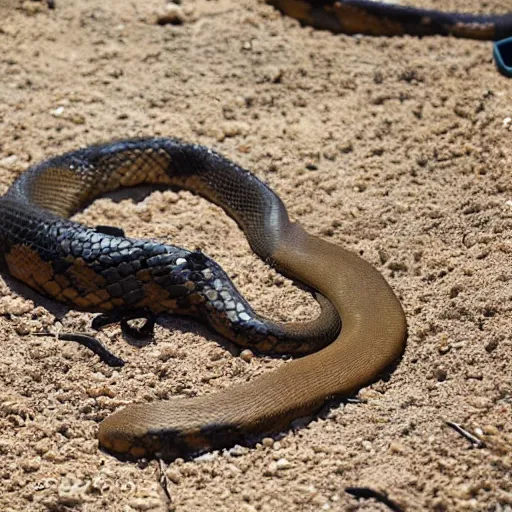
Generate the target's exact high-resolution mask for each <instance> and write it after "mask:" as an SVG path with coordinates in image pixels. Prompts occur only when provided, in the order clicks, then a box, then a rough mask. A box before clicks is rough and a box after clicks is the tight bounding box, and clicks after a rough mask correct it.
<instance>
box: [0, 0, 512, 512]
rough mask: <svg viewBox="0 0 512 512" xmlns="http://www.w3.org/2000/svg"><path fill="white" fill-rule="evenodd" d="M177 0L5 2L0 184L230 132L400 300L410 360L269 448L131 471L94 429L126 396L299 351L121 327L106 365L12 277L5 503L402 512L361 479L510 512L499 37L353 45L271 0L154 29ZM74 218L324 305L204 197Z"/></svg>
mask: <svg viewBox="0 0 512 512" xmlns="http://www.w3.org/2000/svg"><path fill="white" fill-rule="evenodd" d="M415 4H416V5H421V6H430V7H432V6H434V7H438V8H445V9H460V10H472V11H480V12H483V11H486V12H504V11H506V9H507V6H509V2H508V1H507V0H488V1H486V2H485V3H481V2H480V1H479V0H449V1H448V0H447V1H441V0H438V1H437V2H436V1H434V0H432V1H429V0H417V2H415ZM164 7H165V4H164V3H163V0H149V1H147V2H136V1H134V0H132V1H127V0H111V1H109V2H102V1H100V0H89V1H87V2H83V1H79V0H68V1H64V0H60V1H59V0H57V4H56V8H55V9H54V10H50V9H48V8H47V7H46V5H45V4H42V3H34V2H30V1H27V2H22V1H15V0H10V1H8V0H0V12H1V16H2V21H1V23H0V49H1V53H0V192H1V193H3V192H4V191H5V190H6V189H7V187H8V186H9V184H10V183H11V182H12V180H13V179H14V178H15V177H16V176H18V175H19V174H20V173H21V172H22V171H23V170H24V169H25V168H26V167H27V166H29V165H30V164H31V163H34V162H37V161H38V160H40V159H42V158H45V157H48V156H50V155H55V154H58V153H61V152H64V151H66V150H71V149H74V148H77V147H79V146H82V145H87V144H91V143H94V142H98V141H104V140H108V139H112V138H121V137H128V136H136V135H160V134H161V135H172V136H178V137H181V138H184V139H187V140H189V141H194V142H199V143H203V144H206V145H209V146H212V147H214V148H216V149H217V150H219V151H220V152H222V153H224V154H225V155H227V156H229V157H230V158H232V159H234V160H236V161H237V162H239V163H241V164H242V165H244V166H245V167H247V168H249V169H251V170H253V171H254V172H255V173H256V174H257V175H258V176H259V177H260V178H262V179H263V180H265V181H267V182H268V183H269V184H270V185H271V186H272V187H273V188H274V190H276V191H277V192H278V193H279V195H280V196H281V197H282V199H283V200H284V202H285V203H286V205H287V206H288V208H289V211H290V213H291V215H292V217H293V218H294V219H296V220H298V221H300V222H301V223H302V224H303V225H304V226H305V227H306V229H307V230H309V231H310V232H311V233H314V234H317V235H320V236H323V237H325V238H326V239H328V240H329V241H331V242H333V243H336V244H340V245H343V246H344V247H347V248H349V249H351V250H352V251H354V252H357V253H359V254H361V255H362V257H363V258H365V259H367V260H368V261H369V262H371V263H372V264H373V265H375V266H376V267H377V268H378V269H379V270H380V271H381V272H382V273H383V274H384V276H385V277H386V279H387V280H388V281H389V283H390V284H391V286H392V287H393V289H394V290H395V292H396V293H397V295H398V296H399V297H400V299H401V301H402V303H403V305H404V308H405V311H406V314H407V318H408V324H409V337H408V344H407V349H406V351H405V354H404V357H403V360H402V361H401V363H400V365H399V366H398V368H397V369H396V370H395V371H394V373H392V374H391V376H390V378H389V379H387V380H386V381H379V382H377V383H376V384H374V385H372V386H370V387H368V388H366V389H364V390H362V391H361V393H360V397H361V398H362V399H363V403H350V404H347V405H343V404H342V405H339V406H336V405H335V406H333V407H332V408H330V409H326V410H324V411H323V412H322V413H321V414H320V416H316V417H314V418H313V419H312V421H311V422H310V423H309V424H307V425H306V426H303V427H302V428H299V429H296V430H294V431H287V432H284V433H283V434H282V435H281V436H277V437H275V438H274V439H273V440H270V439H265V440H264V442H262V443H260V444H257V445H256V446H249V447H245V446H244V447H237V448H235V449H232V450H228V451H222V452H216V453H213V454H211V455H206V456H203V457H202V458H199V459H196V460H191V461H183V460H177V461H175V462H174V463H172V464H170V465H169V466H168V467H163V469H162V468H160V467H159V465H158V463H157V462H155V461H153V462H150V463H149V464H147V465H144V464H139V465H136V464H133V463H126V462H120V461H118V460H117V459H115V458H113V457H111V456H109V455H107V454H105V453H102V452H101V451H99V450H98V446H97V441H96V432H97V428H98V422H99V421H100V420H101V419H103V418H104V417H106V416H107V415H109V414H110V413H111V412H112V411H113V410H115V409H117V408H120V407H122V406H124V405H125V404H128V403H130V402H133V401H150V400H153V399H157V398H171V397H174V396H194V395H202V394H206V393H212V392H214V391H216V390H219V389H223V388H225V387H227V386H236V385H237V383H240V382H244V381H247V380H250V379H252V378H254V377H255V376H256V375H259V374H261V373H263V372H269V371H272V369H273V368H275V367H277V366H279V365H280V364H282V362H281V361H280V360H277V359H271V358H254V359H253V360H252V361H250V362H249V363H247V362H245V361H244V360H242V359H241V358H240V357H238V351H237V349H236V348H235V347H232V346H229V345H226V344H225V343H223V342H222V339H221V337H220V336H217V335H215V334H211V333H210V332H209V331H208V330H207V329H206V328H204V327H202V326H197V325H196V324H195V323H193V322H191V321H185V320H169V321H166V322H165V323H164V325H161V326H159V327H158V328H157V331H156V336H155V342H154V343H152V344H148V345H145V346H142V347H137V346H133V345H130V344H128V343H127V342H126V341H125V340H124V339H123V337H122V335H121V332H120V329H119V327H118V326H113V327H110V328H107V329H105V331H104V332H102V333H101V334H100V335H99V337H100V339H101V340H103V341H104V342H105V343H107V344H108V345H109V347H110V348H111V349H112V350H113V351H114V352H115V353H116V354H118V355H120V356H122V357H123V358H124V359H125V360H126V361H127V362H128V364H127V365H126V366H125V368H123V369H122V370H113V369H110V368H108V367H106V366H105V365H104V364H102V363H101V362H100V361H99V360H98V358H97V357H95V356H93V355H91V354H90V353H89V352H88V351H86V350H85V349H83V348H81V347H78V346H75V345H74V344H71V343H69V342H68V343H65V342H61V341H57V340H55V339H52V338H36V337H34V336H31V335H30V333H32V332H37V331H42V330H45V329H50V330H52V329H56V328H58V327H59V325H62V328H63V329H65V330H82V331H84V330H88V329H89V325H90V320H91V318H92V315H89V314H85V313H77V312H69V313H67V314H65V313H66V312H65V311H63V310H61V309H59V308H55V306H54V305H53V304H52V303H51V302H50V301H47V300H44V299H41V298H40V297H36V296H28V297H27V292H26V290H22V289H19V287H17V286H16V284H15V283H13V282H12V281H10V280H8V279H7V278H6V280H5V281H0V283H1V284H0V287H1V297H0V315H1V316H0V327H1V335H0V336H1V347H2V357H1V359H0V383H1V390H0V397H1V402H0V428H1V433H0V455H1V464H0V509H1V510H3V511H22V510H23V511H32V510H34V511H39V510H53V511H68V510H79V511H98V510H112V511H132V510H155V511H157V510H158V511H160V510H168V509H169V510H176V511H180V512H185V511H187V512H190V511H203V510H205V511H208V510H215V511H219V512H221V511H242V512H254V511H261V512H271V511H313V510H319V511H320V510H332V511H345V510H357V511H385V510H389V509H388V508H387V506H386V505H384V504H382V503H377V502H376V501H374V500H361V501H358V500H356V499H355V498H353V497H351V496H350V495H348V494H346V493H345V488H346V487H348V486H367V487H370V488H372V489H376V490H380V491H384V492H386V493H388V495H389V497H390V498H391V499H392V500H394V501H395V502H396V503H398V504H400V505H401V507H403V508H404V509H405V510H408V511H418V510H433V511H437V512H442V511H492V512H501V511H505V510H508V511H510V510H512V486H511V481H512V454H511V444H512V422H511V412H512V394H511V393H512V391H511V388H512V366H511V351H512V337H511V332H512V309H511V306H512V237H511V235H512V178H511V174H510V168H511V165H512V149H511V144H510V139H511V131H510V130H512V121H511V120H510V117H512V81H511V80H508V79H506V78H503V77H501V76H500V75H499V74H498V73H497V72H496V70H495V68H494V66H493V63H492V59H491V44H490V43H488V42H475V41H461V40H455V39H450V38H441V37H429V38H425V39H423V40H420V39H417V38H409V37H404V38H393V39H379V38H370V37H349V36H344V35H339V36H335V35H332V34H330V33H326V32H320V31H314V30H312V29H309V28H301V27H300V26H299V24H298V23H297V22H296V21H294V20H291V19H288V18H283V17H282V16H281V15H280V14H278V13H277V12H276V11H275V10H274V9H273V8H271V7H270V6H268V5H267V4H266V3H265V2H262V1H258V0H239V1H237V0H211V1H207V0H183V2H182V5H181V7H179V12H178V15H180V16H182V21H183V22H182V24H181V25H166V26H159V25H158V24H156V23H155V20H156V18H157V16H158V15H159V14H161V13H162V12H163V11H164ZM56 200H58V198H56ZM77 218H78V219H79V220H81V221H83V222H86V223H88V224H90V225H96V224H111V225H117V226H122V227H123V228H124V229H125V230H126V231H127V234H128V235H129V236H133V237H156V238H159V239H162V240H164V241H172V242H173V243H175V244H177V245H182V246H185V247H188V248H194V247H201V248H202V249H203V250H204V251H205V252H206V253H207V254H209V255H210V256H212V257H214V258H215V259H216V260H217V261H219V262H220V263H221V265H223V267H224V268H225V269H226V270H227V271H228V272H229V274H230V275H231V276H232V277H233V278H234V280H235V282H236V284H237V285H238V286H239V288H240V289H241V290H242V291H243V293H245V294H246V296H247V297H248V299H249V300H250V301H251V302H252V303H253V304H254V306H255V307H256V308H257V309H258V310H259V311H261V312H263V313H265V314H267V315H269V316H272V317H274V318H277V319H280V320H292V319H305V318H308V317H311V316H312V315H314V314H315V311H316V306H315V303H314V302H313V301H312V300H311V298H310V297H309V295H308V294H306V293H304V292H302V291H301V290H299V289H297V288H296V287H294V286H293V285H292V283H290V282H289V281H287V280H283V279H282V278H280V277H279V275H278V274H277V273H276V272H275V271H274V270H272V269H270V268H268V267H266V266H265V265H264V264H263V263H262V262H261V261H259V260H258V259H257V258H256V257H255V256H254V255H253V254H252V253H251V251H250V249H249V247H248V245H247V243H246V242H245V239H244V237H243V235H242V234H241V233H240V231H239V230H238V229H237V227H236V226H235V224H234V222H232V221H231V220H229V219H228V218H227V217H226V216H225V215H224V214H223V213H222V212H221V211H220V210H219V209H217V208H216V207H214V206H212V205H210V204H209V203H207V202H206V201H204V200H201V199H198V198H196V197H194V196H192V195H190V194H189V193H184V192H175V191H164V192H155V193H153V194H152V195H150V196H149V197H148V198H147V199H145V200H143V201H142V202H138V203H133V202H132V201H130V200H123V201H122V202H120V203H119V202H117V203H116V202H113V201H112V200H111V199H102V200H99V201H97V202H96V203H95V204H94V205H92V206H91V207H90V208H88V209H87V210H86V211H85V212H83V213H81V214H80V215H78V216H77ZM0 222H1V219H0ZM446 421H453V422H456V423H458V424H461V425H462V426H463V427H464V428H466V429H467V430H469V431H470V432H472V433H473V434H474V435H476V436H477V437H479V438H481V439H482V440H483V441H484V442H485V447H480V448H477V447H472V446H471V444H470V442H469V441H468V440H466V439H465V438H464V437H462V436H461V435H459V434H457V433H456V432H455V431H454V430H453V429H451V428H449V427H448V426H446V424H445V422H446ZM278 461H279V463H278ZM162 471H163V474H166V476H167V480H168V483H167V488H168V492H169V495H170V496H171V502H169V500H168V498H167V497H166V495H165V493H164V491H163V486H162V485H161V484H160V481H159V479H160V476H161V472H162Z"/></svg>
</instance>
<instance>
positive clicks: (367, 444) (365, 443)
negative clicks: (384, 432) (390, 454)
mask: <svg viewBox="0 0 512 512" xmlns="http://www.w3.org/2000/svg"><path fill="white" fill-rule="evenodd" d="M361 445H362V447H363V448H364V449H365V450H366V451H367V452H371V451H372V449H373V446H372V443H370V441H363V442H362V443H361Z"/></svg>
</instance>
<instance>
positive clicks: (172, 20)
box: [156, 4, 185, 26]
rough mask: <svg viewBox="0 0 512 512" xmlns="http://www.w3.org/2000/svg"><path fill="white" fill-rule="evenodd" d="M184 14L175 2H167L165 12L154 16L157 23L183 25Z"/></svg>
mask: <svg viewBox="0 0 512 512" xmlns="http://www.w3.org/2000/svg"><path fill="white" fill-rule="evenodd" d="M184 22H185V16H184V14H183V10H182V8H181V7H179V6H177V5H176V4H167V5H166V6H165V12H163V13H161V14H159V15H158V16H157V18H156V23H157V25H162V26H163V25H183V23H184Z"/></svg>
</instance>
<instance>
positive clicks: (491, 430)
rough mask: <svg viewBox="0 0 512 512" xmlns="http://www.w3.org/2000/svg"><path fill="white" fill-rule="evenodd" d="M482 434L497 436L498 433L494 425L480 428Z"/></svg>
mask: <svg viewBox="0 0 512 512" xmlns="http://www.w3.org/2000/svg"><path fill="white" fill-rule="evenodd" d="M482 432H483V433H484V434H487V435H489V436H497V435H498V434H499V433H500V431H499V430H498V429H497V428H496V427H495V426H494V425H484V426H483V427H482Z"/></svg>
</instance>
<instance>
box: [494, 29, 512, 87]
mask: <svg viewBox="0 0 512 512" xmlns="http://www.w3.org/2000/svg"><path fill="white" fill-rule="evenodd" d="M492 54H493V57H494V62H496V67H497V68H498V69H499V71H500V73H501V74H502V75H504V76H506V77H509V78H510V77H512V37H507V39H501V40H500V41H496V42H495V43H494V47H493V51H492Z"/></svg>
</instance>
